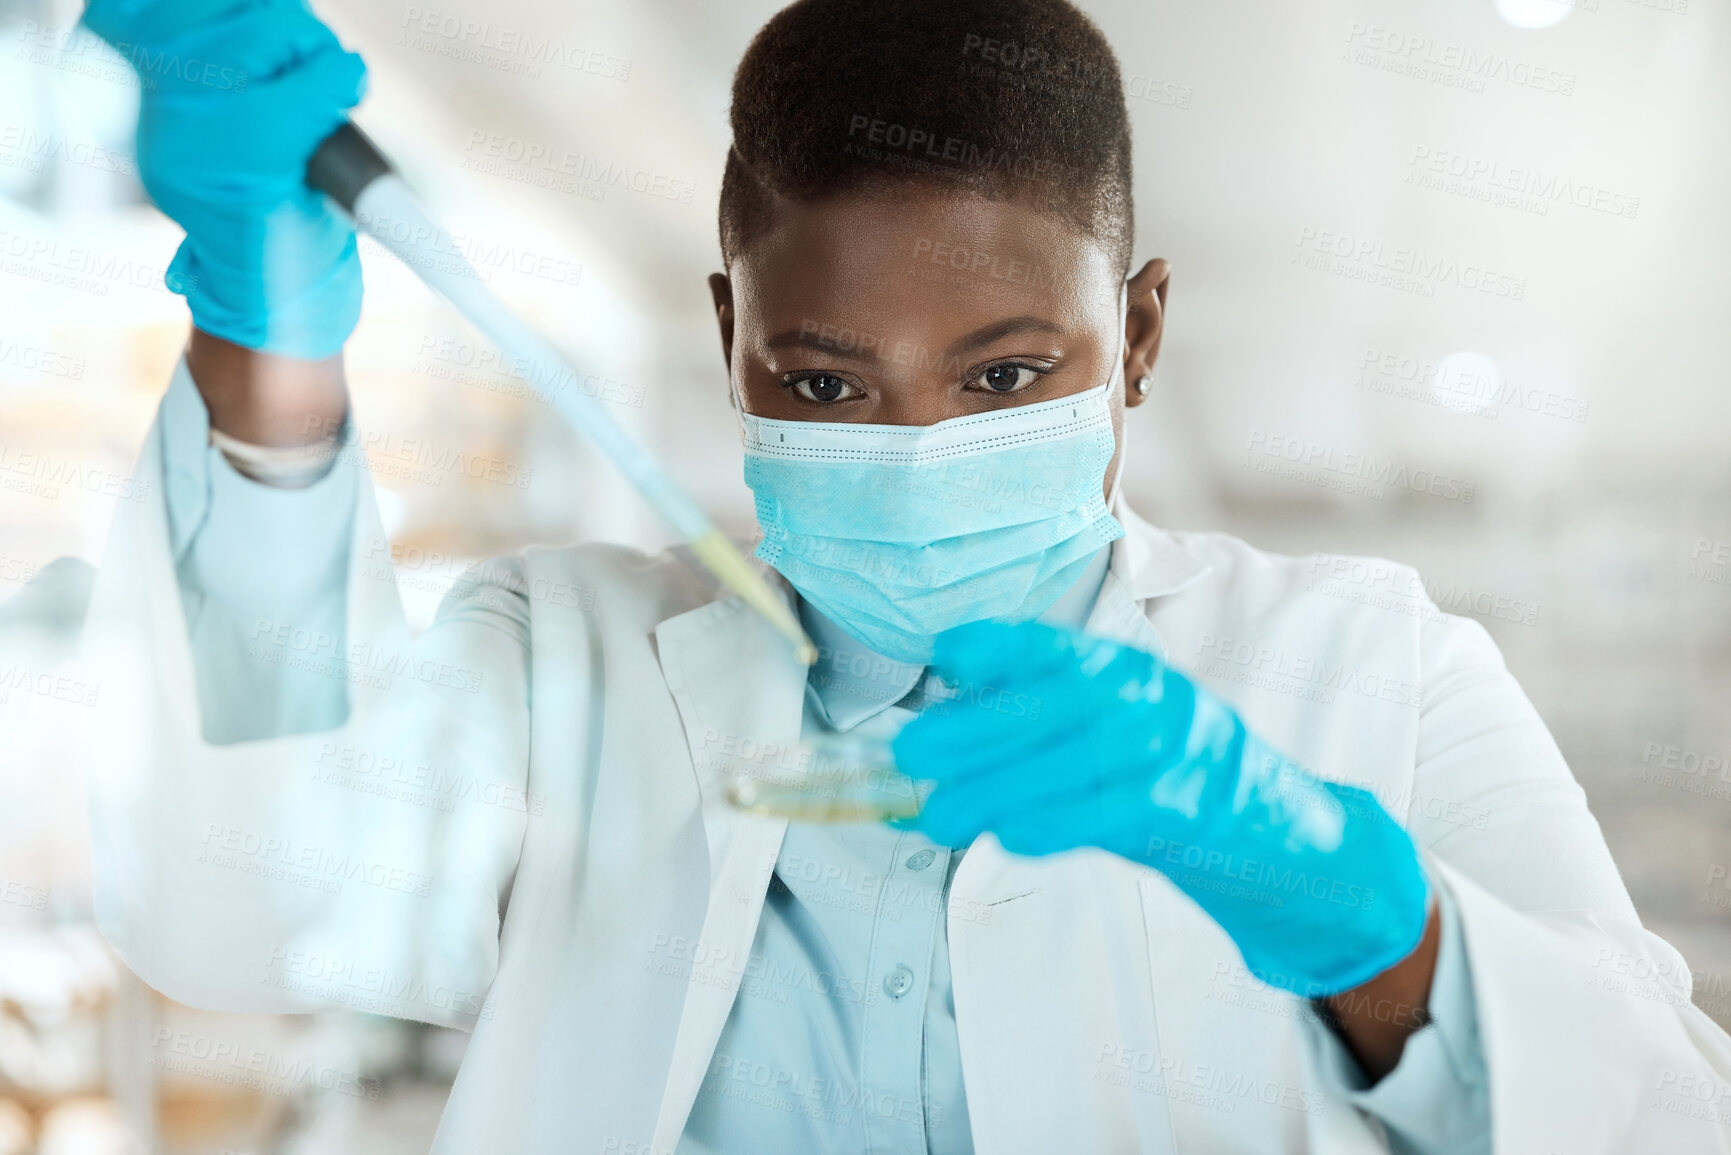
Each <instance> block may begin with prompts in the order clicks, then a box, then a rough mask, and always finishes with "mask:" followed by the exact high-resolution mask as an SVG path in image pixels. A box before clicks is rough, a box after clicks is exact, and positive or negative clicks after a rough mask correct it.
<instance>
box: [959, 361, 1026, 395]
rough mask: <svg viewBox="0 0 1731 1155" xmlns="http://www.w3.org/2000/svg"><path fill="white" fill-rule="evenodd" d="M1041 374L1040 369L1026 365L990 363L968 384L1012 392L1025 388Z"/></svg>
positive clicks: (991, 389)
mask: <svg viewBox="0 0 1731 1155" xmlns="http://www.w3.org/2000/svg"><path fill="white" fill-rule="evenodd" d="M1042 376H1044V374H1043V373H1041V371H1040V370H1038V369H1035V368H1032V367H1030V366H1028V365H1010V364H1005V365H991V366H988V367H987V368H986V369H985V371H984V372H982V373H981V374H980V375H979V376H978V377H975V378H974V380H973V381H971V382H969V384H970V385H976V384H977V385H978V386H979V387H980V388H982V389H985V390H987V391H989V392H992V393H1014V392H1016V391H1017V390H1020V389H1026V388H1027V387H1028V386H1030V385H1032V384H1033V383H1034V382H1036V381H1038V380H1039V379H1040V378H1041V377H1042Z"/></svg>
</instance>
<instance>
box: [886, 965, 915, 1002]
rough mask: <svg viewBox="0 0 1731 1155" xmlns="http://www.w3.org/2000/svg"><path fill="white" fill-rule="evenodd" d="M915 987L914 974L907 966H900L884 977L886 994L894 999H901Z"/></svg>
mask: <svg viewBox="0 0 1731 1155" xmlns="http://www.w3.org/2000/svg"><path fill="white" fill-rule="evenodd" d="M913 987H914V972H913V971H911V970H909V969H908V968H907V967H905V966H898V967H896V969H895V970H893V971H891V972H890V973H889V974H887V975H885V976H884V994H886V995H888V996H889V997H890V998H892V999H899V998H901V997H902V996H903V995H905V994H907V993H908V992H909V991H910V990H912V989H913Z"/></svg>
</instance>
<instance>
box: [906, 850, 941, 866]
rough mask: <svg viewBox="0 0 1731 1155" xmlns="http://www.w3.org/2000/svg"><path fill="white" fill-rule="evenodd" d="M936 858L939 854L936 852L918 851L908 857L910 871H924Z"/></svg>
mask: <svg viewBox="0 0 1731 1155" xmlns="http://www.w3.org/2000/svg"><path fill="white" fill-rule="evenodd" d="M936 857H937V854H936V853H935V852H934V851H931V850H916V851H914V852H913V853H912V854H910V855H908V869H909V870H924V869H925V868H926V867H928V866H930V865H931V864H932V859H934V858H936Z"/></svg>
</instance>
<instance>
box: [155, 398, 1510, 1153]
mask: <svg viewBox="0 0 1731 1155" xmlns="http://www.w3.org/2000/svg"><path fill="white" fill-rule="evenodd" d="M161 436H162V455H163V472H164V493H165V495H166V503H167V513H168V521H169V529H170V534H171V538H172V550H173V556H174V559H175V565H176V571H177V574H178V576H179V580H180V591H181V599H182V604H183V605H184V606H185V609H186V616H187V621H188V626H189V632H190V634H191V648H192V654H193V663H194V667H195V670H196V675H197V679H198V691H199V703H200V707H201V711H202V713H203V716H204V719H205V737H206V740H208V741H212V742H239V741H249V740H256V739H263V738H270V737H276V736H280V735H284V734H291V733H303V732H309V731H316V730H323V729H330V728H332V727H335V726H338V725H340V724H342V722H343V720H344V718H345V717H346V715H347V700H346V696H345V693H344V683H343V681H342V679H340V678H329V677H323V676H318V675H316V674H305V673H301V672H299V671H297V670H296V669H295V668H294V667H291V666H287V665H281V664H273V663H266V662H260V661H257V660H253V659H250V658H248V656H247V652H246V647H247V645H248V640H247V639H248V634H249V632H251V631H256V628H257V622H258V621H260V620H265V621H273V622H288V623H292V624H294V625H297V626H301V627H304V628H307V629H311V630H315V631H322V632H323V633H325V634H327V635H329V636H332V637H335V638H338V639H339V641H338V642H337V643H336V644H337V646H338V647H339V649H340V646H341V642H340V638H341V636H342V632H343V624H344V613H345V593H346V590H345V585H344V575H345V574H346V572H347V570H348V549H349V538H350V534H351V532H352V526H353V518H354V503H355V495H356V489H357V487H356V479H355V474H354V470H353V469H352V468H346V467H339V468H333V469H332V470H331V471H330V472H329V473H328V474H326V475H325V476H324V477H323V478H322V479H320V480H319V481H318V482H316V483H314V484H313V485H312V486H309V487H308V488H306V489H297V490H280V489H272V488H270V487H268V486H265V485H260V484H258V483H257V482H253V481H250V480H248V479H246V478H245V477H242V476H241V475H240V474H238V473H237V472H235V470H234V469H233V468H232V467H231V466H230V465H229V464H228V462H227V461H226V460H225V459H224V458H223V457H222V454H221V452H220V451H219V450H217V449H215V448H214V447H212V446H211V445H210V443H209V418H208V416H207V414H206V411H205V408H204V403H203V400H202V399H201V398H200V397H199V395H198V392H197V390H196V388H195V387H194V386H193V384H192V380H191V378H190V376H188V374H187V373H186V370H185V367H184V365H182V366H181V367H179V368H178V369H177V370H176V373H175V377H174V380H173V381H172V382H171V384H170V387H169V390H168V393H167V395H166V396H165V397H164V399H163V403H162V426H161ZM1109 554H1110V547H1105V548H1102V550H1101V551H1100V554H1099V555H1098V556H1097V557H1096V558H1095V560H1094V563H1093V564H1092V566H1091V567H1090V569H1089V570H1088V571H1087V572H1086V573H1085V574H1084V575H1083V576H1082V577H1081V578H1079V579H1078V580H1077V582H1076V584H1075V585H1074V586H1072V587H1071V589H1070V590H1069V591H1067V592H1066V593H1065V595H1064V596H1063V598H1061V599H1060V600H1059V602H1058V603H1057V604H1056V605H1054V606H1053V607H1052V609H1051V610H1049V611H1048V612H1047V614H1046V615H1044V617H1045V619H1046V620H1048V621H1051V622H1054V623H1057V624H1067V625H1078V624H1080V623H1081V622H1082V621H1084V620H1085V619H1086V618H1087V616H1088V613H1089V612H1090V610H1091V609H1092V607H1093V603H1094V600H1095V598H1096V596H1097V594H1098V591H1099V589H1100V585H1101V582H1102V580H1103V578H1104V575H1105V572H1106V568H1107V564H1108V563H1107V558H1108V557H1109ZM801 614H802V617H803V618H804V619H805V621H806V625H807V628H808V629H809V630H810V632H811V634H812V636H813V638H814V639H815V640H817V641H818V643H819V645H820V647H822V656H821V658H820V661H819V662H818V664H817V665H816V666H814V667H813V669H812V673H811V678H810V680H809V682H808V686H807V694H806V705H805V720H804V730H805V732H806V733H807V734H808V735H809V734H813V733H819V732H822V731H825V730H834V731H843V732H846V731H853V730H857V731H858V732H860V733H862V734H870V733H873V732H874V730H875V731H876V732H880V733H882V734H885V735H887V734H889V733H893V732H894V731H895V730H896V729H898V728H899V727H900V725H901V724H902V723H903V722H905V721H906V720H907V719H908V718H910V717H912V716H913V714H914V713H915V711H916V710H917V708H918V707H919V705H920V704H921V702H922V700H923V697H924V695H923V692H915V691H916V688H917V687H919V686H920V685H921V683H922V678H923V675H924V669H923V667H917V666H900V665H898V664H897V663H893V662H889V661H888V660H887V659H884V658H880V657H878V656H877V655H875V654H872V653H870V651H867V650H866V649H865V648H864V647H862V646H860V645H858V644H857V643H856V642H854V641H853V640H852V639H851V638H849V637H848V636H847V635H846V634H845V633H844V632H842V631H841V630H840V629H839V628H838V627H836V626H835V625H834V624H833V623H831V622H829V621H828V620H827V619H824V618H823V617H822V615H820V614H817V613H816V612H815V611H813V610H812V609H811V608H810V607H809V606H802V607H801ZM263 683H294V685H293V692H284V691H286V689H287V687H286V685H285V686H284V687H282V688H280V689H268V690H267V689H266V688H265V687H264V686H263ZM261 691H262V692H261ZM285 702H286V703H290V704H291V708H292V713H290V714H277V713H273V712H272V711H271V709H267V708H263V707H264V706H265V705H267V704H270V703H285ZM278 708H280V707H278ZM927 852H930V857H929V858H928V857H926V855H927ZM962 853H963V852H962V851H960V850H957V851H951V850H949V849H948V848H946V847H942V846H938V845H937V844H935V843H932V842H931V841H929V840H928V839H926V838H924V837H923V836H922V835H920V834H918V833H916V832H912V831H906V832H904V831H898V830H896V829H894V828H893V827H889V826H885V825H881V824H857V825H848V826H818V825H812V824H805V823H790V824H789V826H788V833H787V837H786V839H785V840H784V842H783V844H782V849H781V855H780V857H779V858H778V860H777V863H776V869H775V874H774V877H773V878H772V880H771V882H770V887H769V892H768V895H767V898H766V901H765V904H764V909H763V916H762V919H761V920H760V922H759V924H758V932H757V939H756V941H755V943H754V944H753V948H752V954H751V960H750V962H749V964H748V966H747V971H746V976H745V979H744V981H743V982H742V983H741V986H740V994H739V997H738V999H737V1000H736V1001H735V1003H734V1007H733V1011H732V1013H731V1014H730V1015H729V1017H728V1020H727V1023H726V1026H725V1027H724V1028H723V1032H722V1037H721V1040H720V1043H719V1044H718V1046H717V1048H716V1054H715V1057H714V1059H713V1060H712V1062H711V1064H710V1068H709V1072H708V1074H707V1076H706V1078H705V1080H704V1083H703V1087H702V1090H701V1091H700V1093H699V1095H698V1099H697V1102H696V1105H695V1106H694V1108H693V1110H692V1113H691V1117H690V1119H689V1121H688V1123H687V1126H686V1131H685V1135H684V1137H683V1138H682V1139H681V1142H680V1145H679V1151H680V1152H681V1153H682V1155H685V1153H693V1155H695V1153H698V1152H708V1151H728V1152H737V1151H751V1152H789V1153H793V1152H798V1153H802V1155H803V1153H807V1152H832V1151H833V1152H868V1151H869V1152H897V1153H901V1152H906V1153H909V1155H918V1153H922V1152H925V1153H931V1155H953V1153H958V1152H968V1151H971V1150H972V1139H971V1136H970V1132H969V1129H968V1114H967V1096H966V1093H965V1090H964V1087H963V1083H962V1070H961V1057H960V1049H959V1047H958V1045H957V1036H956V1024H955V1007H954V1002H953V1000H952V998H951V993H950V972H949V947H948V941H947V937H946V920H945V915H946V912H947V910H948V905H949V890H950V884H951V881H952V880H953V879H954V877H955V871H956V866H957V865H958V864H959V863H960V861H961V857H962ZM1436 889H1437V895H1438V900H1439V902H1440V904H1441V911H1442V916H1443V934H1442V946H1441V952H1440V955H1439V957H1438V961H1437V970H1436V977H1435V980H1434V983H1433V986H1432V990H1431V998H1430V1010H1431V1015H1432V1021H1431V1023H1430V1024H1429V1025H1427V1026H1426V1027H1424V1028H1423V1029H1421V1030H1419V1031H1418V1032H1417V1033H1415V1034H1414V1035H1413V1036H1412V1037H1411V1038H1410V1039H1408V1040H1407V1044H1406V1049H1405V1051H1404V1052H1403V1054H1402V1056H1401V1061H1400V1064H1399V1066H1397V1067H1396V1068H1395V1070H1394V1071H1393V1072H1391V1073H1390V1074H1389V1075H1387V1076H1386V1077H1384V1078H1383V1079H1382V1080H1381V1081H1380V1082H1378V1083H1377V1084H1376V1085H1375V1086H1374V1087H1371V1086H1367V1084H1368V1080H1367V1079H1366V1078H1365V1076H1364V1073H1363V1072H1362V1071H1361V1070H1360V1069H1359V1067H1358V1064H1357V1062H1356V1060H1354V1059H1353V1057H1352V1055H1351V1054H1350V1052H1348V1051H1347V1050H1346V1048H1345V1046H1344V1045H1343V1044H1342V1043H1341V1041H1340V1040H1339V1039H1338V1038H1336V1037H1335V1035H1334V1034H1333V1032H1331V1031H1330V1030H1328V1028H1326V1027H1324V1026H1322V1025H1321V1024H1320V1023H1317V1022H1313V1021H1310V1018H1309V1017H1308V1016H1307V1017H1306V1018H1305V1019H1304V1020H1303V1025H1302V1027H1301V1030H1302V1031H1303V1033H1304V1035H1305V1038H1306V1045H1307V1046H1308V1047H1309V1048H1310V1050H1311V1053H1312V1055H1313V1057H1314V1059H1315V1060H1316V1066H1317V1069H1318V1071H1319V1072H1320V1073H1321V1077H1322V1079H1323V1080H1324V1083H1325V1087H1324V1090H1325V1091H1327V1092H1328V1093H1329V1094H1330V1095H1331V1096H1334V1097H1336V1098H1337V1099H1338V1100H1340V1101H1342V1102H1345V1103H1348V1104H1350V1105H1352V1106H1353V1107H1356V1108H1357V1109H1359V1110H1361V1111H1364V1112H1365V1113H1367V1114H1368V1115H1370V1116H1372V1117H1374V1118H1376V1119H1378V1120H1380V1121H1381V1122H1382V1124H1383V1126H1384V1127H1385V1128H1386V1129H1387V1131H1388V1133H1389V1139H1390V1144H1391V1147H1392V1149H1393V1150H1395V1151H1397V1152H1410V1153H1413V1155H1465V1153H1478V1152H1488V1151H1489V1150H1490V1098H1489V1091H1488V1089H1487V1082H1486V1072H1485V1066H1484V1056H1483V1051H1482V1049H1481V1047H1480V1042H1479V1032H1478V1021H1477V1017H1476V1007H1475V1003H1474V999H1473V993H1472V977H1471V973H1470V971H1469V968H1468V966H1467V959H1466V952H1465V948H1464V946H1463V942H1462V931H1461V926H1460V919H1459V916H1458V914H1457V913H1456V911H1455V907H1454V903H1453V901H1452V900H1451V899H1450V898H1449V895H1448V892H1447V890H1446V889H1444V888H1442V887H1440V886H1439V887H1437V888H1436ZM904 971H905V974H904V973H903V972H904ZM1171 1155H1176V1153H1171Z"/></svg>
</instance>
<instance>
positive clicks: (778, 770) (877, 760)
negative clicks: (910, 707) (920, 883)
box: [723, 734, 933, 822]
mask: <svg viewBox="0 0 1731 1155" xmlns="http://www.w3.org/2000/svg"><path fill="white" fill-rule="evenodd" d="M795 751H796V756H795V757H794V758H793V759H791V760H789V759H786V758H782V759H777V762H778V763H779V764H778V765H772V766H763V765H761V764H757V763H753V762H748V761H741V760H736V761H734V762H732V763H730V764H729V765H728V766H727V767H726V768H725V770H724V771H723V777H724V783H723V791H724V794H725V796H726V798H727V801H728V802H729V803H730V804H731V805H733V806H735V807H737V808H738V809H740V810H744V811H746V812H747V813H750V814H756V815H758V816H760V817H765V818H786V819H788V820H790V821H793V822H884V821H887V820H889V819H892V818H913V817H914V816H916V815H917V814H919V812H920V807H921V805H923V804H924V802H925V800H926V795H928V794H929V793H931V788H932V785H933V784H932V783H930V782H922V781H918V780H916V779H913V778H910V777H908V776H907V775H906V774H903V773H902V772H901V771H899V770H897V769H896V766H895V757H894V755H893V754H891V752H890V746H889V743H888V742H887V741H884V740H882V739H874V738H860V737H856V736H854V735H851V734H823V735H820V736H818V737H816V738H810V739H801V740H800V741H799V743H798V744H797V746H796V747H795ZM789 761H791V762H792V765H791V767H790V766H789V765H788V762H789Z"/></svg>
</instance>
